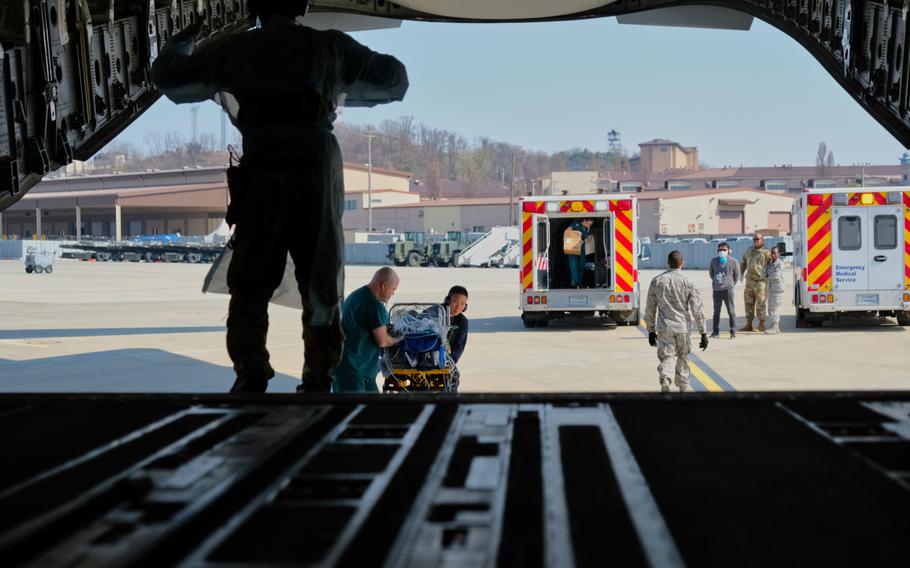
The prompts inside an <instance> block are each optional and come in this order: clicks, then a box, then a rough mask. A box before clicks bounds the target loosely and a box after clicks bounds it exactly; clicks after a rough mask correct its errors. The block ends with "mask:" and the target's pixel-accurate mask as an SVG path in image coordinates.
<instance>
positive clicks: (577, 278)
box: [566, 249, 585, 286]
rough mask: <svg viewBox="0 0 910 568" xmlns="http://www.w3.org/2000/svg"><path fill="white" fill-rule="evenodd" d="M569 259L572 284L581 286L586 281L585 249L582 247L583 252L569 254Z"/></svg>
mask: <svg viewBox="0 0 910 568" xmlns="http://www.w3.org/2000/svg"><path fill="white" fill-rule="evenodd" d="M566 256H567V257H568V259H569V277H570V279H571V283H572V286H579V285H582V284H584V283H585V251H584V249H582V251H581V254H567V255H566Z"/></svg>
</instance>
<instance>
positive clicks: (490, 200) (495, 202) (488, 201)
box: [373, 196, 518, 209]
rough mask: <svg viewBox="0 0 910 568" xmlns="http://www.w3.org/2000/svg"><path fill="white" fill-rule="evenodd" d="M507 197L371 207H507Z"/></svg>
mask: <svg viewBox="0 0 910 568" xmlns="http://www.w3.org/2000/svg"><path fill="white" fill-rule="evenodd" d="M513 203H515V204H516V205H517V204H518V196H515V200H514V201H513ZM508 204H509V198H508V197H474V198H470V199H438V200H435V201H430V200H424V201H419V202H417V203H397V204H389V205H378V206H376V207H373V209H389V208H392V207H408V208H413V207H463V206H477V205H508Z"/></svg>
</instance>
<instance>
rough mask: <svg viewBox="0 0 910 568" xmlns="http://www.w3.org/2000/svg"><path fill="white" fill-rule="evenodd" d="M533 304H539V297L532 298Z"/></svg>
mask: <svg viewBox="0 0 910 568" xmlns="http://www.w3.org/2000/svg"><path fill="white" fill-rule="evenodd" d="M534 303H535V304H539V303H540V296H534Z"/></svg>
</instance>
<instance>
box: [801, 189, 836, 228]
mask: <svg viewBox="0 0 910 568" xmlns="http://www.w3.org/2000/svg"><path fill="white" fill-rule="evenodd" d="M826 197H830V196H826ZM829 207H831V200H830V199H827V200H825V201H824V202H823V203H822V205H818V206H816V209H815V211H812V212H811V213H809V221H808V225H806V226H807V227H811V226H812V225H814V224H815V222H816V221H817V220H818V218H819V217H821V216H822V215H824V214H825V211H827V210H828V208H829Z"/></svg>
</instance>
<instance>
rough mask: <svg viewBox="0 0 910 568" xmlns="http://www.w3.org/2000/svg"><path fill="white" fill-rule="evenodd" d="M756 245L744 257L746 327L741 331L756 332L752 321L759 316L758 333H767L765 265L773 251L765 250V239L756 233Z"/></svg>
mask: <svg viewBox="0 0 910 568" xmlns="http://www.w3.org/2000/svg"><path fill="white" fill-rule="evenodd" d="M752 242H753V243H754V244H755V246H753V247H752V248H750V249H749V250H747V251H746V254H744V255H743V261H742V263H740V264H741V265H742V266H741V268H742V273H743V277H744V280H745V281H746V291H745V301H746V325H745V326H743V327H742V329H740V331H756V330H755V328H753V327H752V320H753V319H754V318H755V317H756V316H758V331H765V314H766V313H767V309H768V306H767V294H768V290H767V281H766V280H765V265H766V264H767V263H768V260H769V259H770V258H771V251H769V250H768V249H766V248H765V238H764V237H763V236H762V235H760V234H758V233H756V234H755V236H754V237H752Z"/></svg>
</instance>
